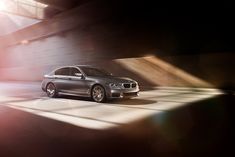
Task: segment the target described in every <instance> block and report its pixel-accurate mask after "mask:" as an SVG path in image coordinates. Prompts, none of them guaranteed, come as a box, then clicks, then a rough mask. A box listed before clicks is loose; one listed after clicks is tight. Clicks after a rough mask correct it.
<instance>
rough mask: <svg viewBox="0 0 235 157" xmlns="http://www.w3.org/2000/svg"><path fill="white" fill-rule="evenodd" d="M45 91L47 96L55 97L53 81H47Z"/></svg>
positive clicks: (55, 91) (55, 90)
mask: <svg viewBox="0 0 235 157" xmlns="http://www.w3.org/2000/svg"><path fill="white" fill-rule="evenodd" d="M46 93H47V96H48V97H50V98H56V97H57V89H56V87H55V85H54V84H53V83H49V84H48V85H47V87H46Z"/></svg>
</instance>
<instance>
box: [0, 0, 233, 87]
mask: <svg viewBox="0 0 235 157" xmlns="http://www.w3.org/2000/svg"><path fill="white" fill-rule="evenodd" d="M111 10H112V9H110V8H107V7H106V6H105V5H103V4H102V3H99V4H98V3H96V1H92V2H90V3H87V4H84V5H82V6H80V7H79V8H75V9H74V10H71V11H68V12H66V13H64V14H61V15H59V16H57V17H55V18H53V19H50V20H48V21H44V22H42V23H39V24H36V25H33V26H31V27H28V28H26V29H23V30H20V31H18V32H15V33H12V34H10V35H8V36H5V37H1V38H0V41H1V45H0V47H1V50H0V57H1V58H0V79H1V80H24V81H40V80H41V79H42V78H43V75H44V74H45V73H47V72H49V71H50V70H51V69H53V68H55V67H58V66H63V65H74V64H94V65H98V66H101V67H104V68H105V69H107V70H109V71H110V72H112V73H114V74H117V75H124V76H129V77H132V78H134V79H136V80H137V81H139V82H140V84H141V85H142V86H148V87H151V86H157V85H162V86H193V87H228V88H230V87H232V86H233V85H234V84H235V81H234V80H235V79H234V75H233V74H232V67H235V66H234V61H233V59H234V54H233V53H232V52H226V53H222V52H215V53H213V52H211V53H205V54H204V53H200V54H197V53H193V54H191V53H188V54H183V55H178V54H177V55H175V54H174V53H167V50H171V48H174V44H175V43H174V41H175V39H174V40H173V39H172V40H171V38H170V37H169V38H168V36H167V34H166V35H165V36H164V35H163V34H161V33H160V34H158V33H156V32H160V31H156V32H153V34H151V31H152V29H153V28H151V29H150V30H148V28H145V27H143V28H145V29H142V28H138V27H136V28H135V27H132V26H134V25H133V24H131V25H128V23H127V21H118V22H117V21H115V20H113V19H115V18H112V16H113V15H112V14H110V13H112V11H111ZM119 20H120V19H119ZM128 26H130V27H128ZM156 29H158V28H156ZM163 33H164V32H163ZM155 35H159V36H158V38H156V39H155V38H154V39H153V37H154V36H155ZM22 40H28V41H29V42H28V43H22ZM157 41H159V42H157ZM164 47H168V48H166V49H164ZM161 48H162V49H161ZM159 49H161V50H164V51H165V52H166V53H162V52H160V51H159ZM149 54H152V55H153V56H152V57H150V58H148V57H147V58H146V57H144V56H146V55H149ZM141 71H143V73H141Z"/></svg>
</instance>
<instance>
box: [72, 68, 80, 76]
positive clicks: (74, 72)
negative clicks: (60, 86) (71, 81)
mask: <svg viewBox="0 0 235 157" xmlns="http://www.w3.org/2000/svg"><path fill="white" fill-rule="evenodd" d="M70 70H71V73H70V75H71V76H76V75H75V74H76V73H81V72H80V71H79V70H78V69H77V68H71V69H70Z"/></svg>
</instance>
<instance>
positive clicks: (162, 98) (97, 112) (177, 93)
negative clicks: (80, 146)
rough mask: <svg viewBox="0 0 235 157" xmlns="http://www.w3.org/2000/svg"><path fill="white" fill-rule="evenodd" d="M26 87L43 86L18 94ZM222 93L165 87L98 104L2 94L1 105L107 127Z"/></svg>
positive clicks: (91, 126)
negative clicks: (130, 97)
mask: <svg viewBox="0 0 235 157" xmlns="http://www.w3.org/2000/svg"><path fill="white" fill-rule="evenodd" d="M8 86H10V85H8ZM0 87H1V86H0ZM16 87H17V86H14V89H12V90H16V89H15V88H16ZM5 88H7V87H5ZM26 88H28V89H31V88H33V89H34V88H38V89H39V88H40V85H38V87H37V86H30V87H29V86H27V87H25V88H22V87H20V89H22V90H24V91H23V92H19V94H18V95H17V97H21V95H20V94H27V90H26ZM2 89H3V88H2ZM2 89H1V90H2ZM33 89H31V90H28V93H30V94H31V95H37V94H38V93H37V91H35V92H32V91H33ZM1 90H0V93H5V92H4V91H2V92H1ZM220 94H223V93H222V92H220V91H219V90H217V89H210V90H207V89H206V90H204V89H197V90H195V88H183V89H182V88H180V89H179V88H174V87H171V88H163V87H161V88H157V89H156V90H151V91H144V92H141V93H140V96H139V97H137V98H135V99H131V100H122V101H112V102H109V103H99V104H98V103H95V102H92V101H84V100H74V99H63V98H57V99H50V98H47V97H41V98H35V99H28V100H27V99H17V98H16V97H15V96H5V97H3V96H2V97H0V104H6V105H7V106H9V107H11V108H14V109H18V110H22V111H25V112H29V113H32V114H35V115H39V116H42V117H47V118H50V119H54V120H58V121H62V122H65V123H69V124H72V125H76V126H79V127H85V128H91V129H107V128H112V127H118V126H121V125H123V124H129V123H131V122H134V121H138V120H141V119H144V118H147V117H151V116H154V115H157V114H159V113H165V112H166V111H169V110H172V109H175V108H178V107H182V106H186V105H188V104H190V103H192V102H196V101H201V100H205V99H208V98H212V97H215V96H217V95H220Z"/></svg>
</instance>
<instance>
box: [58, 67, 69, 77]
mask: <svg viewBox="0 0 235 157" xmlns="http://www.w3.org/2000/svg"><path fill="white" fill-rule="evenodd" d="M55 75H65V76H68V75H69V68H61V69H58V70H56V71H55Z"/></svg>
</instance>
